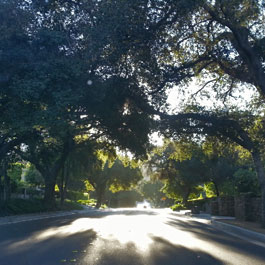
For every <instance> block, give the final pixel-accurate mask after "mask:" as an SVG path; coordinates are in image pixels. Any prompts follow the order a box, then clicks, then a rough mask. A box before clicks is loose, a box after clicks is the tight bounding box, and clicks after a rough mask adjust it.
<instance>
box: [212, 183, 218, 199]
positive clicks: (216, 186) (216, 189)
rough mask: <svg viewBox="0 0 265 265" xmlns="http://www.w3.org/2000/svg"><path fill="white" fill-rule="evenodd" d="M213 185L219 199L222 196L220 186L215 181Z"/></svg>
mask: <svg viewBox="0 0 265 265" xmlns="http://www.w3.org/2000/svg"><path fill="white" fill-rule="evenodd" d="M213 185H214V188H215V192H216V196H217V197H219V196H220V192H219V189H218V185H217V183H216V182H215V181H213Z"/></svg>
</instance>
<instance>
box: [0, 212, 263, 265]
mask: <svg viewBox="0 0 265 265" xmlns="http://www.w3.org/2000/svg"><path fill="white" fill-rule="evenodd" d="M60 264H66V265H70V264H78V265H114V264H115V265H171V264H172V265H178V264H179V265H189V264H192V265H201V264H204V265H206V264H207V265H221V264H239V265H246V264H248V265H264V264H265V248H264V247H262V246H257V245H253V244H252V243H250V242H248V241H245V240H242V239H238V238H236V237H233V236H231V235H228V234H225V233H223V232H222V231H219V230H216V229H214V228H213V227H211V226H210V225H208V224H206V223H203V222H197V221H194V220H192V219H188V218H184V217H179V216H177V215H175V214H174V213H172V212H169V211H166V210H137V209H119V210H109V211H103V212H90V213H86V214H82V215H81V214H79V215H71V216H65V217H57V218H51V219H42V220H35V221H27V222H20V223H16V224H7V225H1V226H0V265H60Z"/></svg>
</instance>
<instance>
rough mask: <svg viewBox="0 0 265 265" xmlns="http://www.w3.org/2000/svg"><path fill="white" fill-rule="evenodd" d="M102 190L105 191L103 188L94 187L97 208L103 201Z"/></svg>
mask: <svg viewBox="0 0 265 265" xmlns="http://www.w3.org/2000/svg"><path fill="white" fill-rule="evenodd" d="M104 191H105V188H102V187H100V188H98V189H96V194H97V204H96V208H97V209H99V208H100V206H101V205H102V202H103V198H104Z"/></svg>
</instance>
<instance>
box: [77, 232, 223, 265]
mask: <svg viewBox="0 0 265 265" xmlns="http://www.w3.org/2000/svg"><path fill="white" fill-rule="evenodd" d="M152 240H153V242H152V243H151V245H150V246H149V247H148V249H146V251H141V250H139V249H138V248H137V246H136V245H135V244H134V243H132V242H129V243H127V244H125V245H122V244H120V242H118V241H106V240H105V242H104V247H103V245H102V247H101V248H99V249H98V251H97V253H94V256H93V255H92V256H91V255H89V256H87V258H86V259H84V261H83V263H82V262H81V264H94V265H213V264H214V265H223V264H224V263H222V262H221V261H220V260H218V259H216V258H214V257H213V256H211V255H210V254H208V253H204V252H202V251H195V250H191V249H188V248H186V247H183V246H180V245H174V244H172V243H170V242H169V241H167V240H165V239H163V238H160V237H152Z"/></svg>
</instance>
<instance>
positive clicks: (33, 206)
mask: <svg viewBox="0 0 265 265" xmlns="http://www.w3.org/2000/svg"><path fill="white" fill-rule="evenodd" d="M45 211H47V209H46V208H45V206H44V205H43V201H42V200H40V199H34V200H23V199H12V200H10V201H9V202H8V204H7V205H6V207H5V209H4V210H3V212H4V213H5V214H8V215H13V214H26V213H39V212H45Z"/></svg>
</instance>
